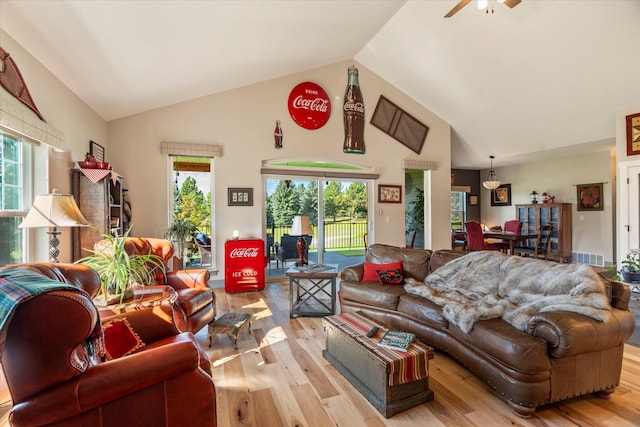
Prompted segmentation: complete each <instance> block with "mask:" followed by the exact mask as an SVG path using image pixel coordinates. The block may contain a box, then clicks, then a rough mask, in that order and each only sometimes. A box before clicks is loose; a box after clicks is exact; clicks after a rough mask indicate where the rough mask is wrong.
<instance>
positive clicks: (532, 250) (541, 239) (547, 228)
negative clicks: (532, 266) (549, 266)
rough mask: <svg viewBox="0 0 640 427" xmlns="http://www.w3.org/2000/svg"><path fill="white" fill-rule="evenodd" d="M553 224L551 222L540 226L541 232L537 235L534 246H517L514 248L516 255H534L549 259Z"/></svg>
mask: <svg viewBox="0 0 640 427" xmlns="http://www.w3.org/2000/svg"><path fill="white" fill-rule="evenodd" d="M552 230H553V226H552V225H551V224H547V225H542V226H540V232H539V233H538V237H536V243H535V245H534V246H533V247H526V246H525V247H517V248H514V249H513V252H514V255H520V256H524V257H526V256H530V255H531V256H533V257H534V258H536V259H538V258H544V259H545V260H547V259H549V246H550V244H551V232H552Z"/></svg>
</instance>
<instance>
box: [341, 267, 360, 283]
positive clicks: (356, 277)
mask: <svg viewBox="0 0 640 427" xmlns="http://www.w3.org/2000/svg"><path fill="white" fill-rule="evenodd" d="M363 277H364V264H363V263H360V264H356V265H352V266H350V267H346V268H344V269H343V270H342V271H341V272H340V280H348V281H350V282H361V281H362V278H363Z"/></svg>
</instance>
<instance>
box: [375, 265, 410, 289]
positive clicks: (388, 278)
mask: <svg viewBox="0 0 640 427" xmlns="http://www.w3.org/2000/svg"><path fill="white" fill-rule="evenodd" d="M376 274H377V275H378V280H379V281H380V283H382V284H383V285H404V278H403V277H402V269H401V268H388V269H376Z"/></svg>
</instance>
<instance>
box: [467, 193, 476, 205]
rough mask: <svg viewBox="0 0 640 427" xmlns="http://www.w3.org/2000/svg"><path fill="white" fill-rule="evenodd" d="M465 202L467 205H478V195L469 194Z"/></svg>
mask: <svg viewBox="0 0 640 427" xmlns="http://www.w3.org/2000/svg"><path fill="white" fill-rule="evenodd" d="M467 204H468V205H469V206H478V196H477V195H476V194H469V199H468V200H467Z"/></svg>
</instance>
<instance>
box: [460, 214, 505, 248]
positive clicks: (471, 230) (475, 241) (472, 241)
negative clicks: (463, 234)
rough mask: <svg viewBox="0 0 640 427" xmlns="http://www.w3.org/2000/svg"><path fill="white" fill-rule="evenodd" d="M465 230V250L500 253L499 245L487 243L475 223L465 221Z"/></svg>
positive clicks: (479, 227) (477, 223) (478, 225)
mask: <svg viewBox="0 0 640 427" xmlns="http://www.w3.org/2000/svg"><path fill="white" fill-rule="evenodd" d="M464 226H465V228H466V230H467V248H468V249H469V250H470V251H501V250H502V245H501V244H499V243H487V242H485V240H484V234H482V226H481V225H480V223H479V222H477V221H467V222H465V223H464Z"/></svg>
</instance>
